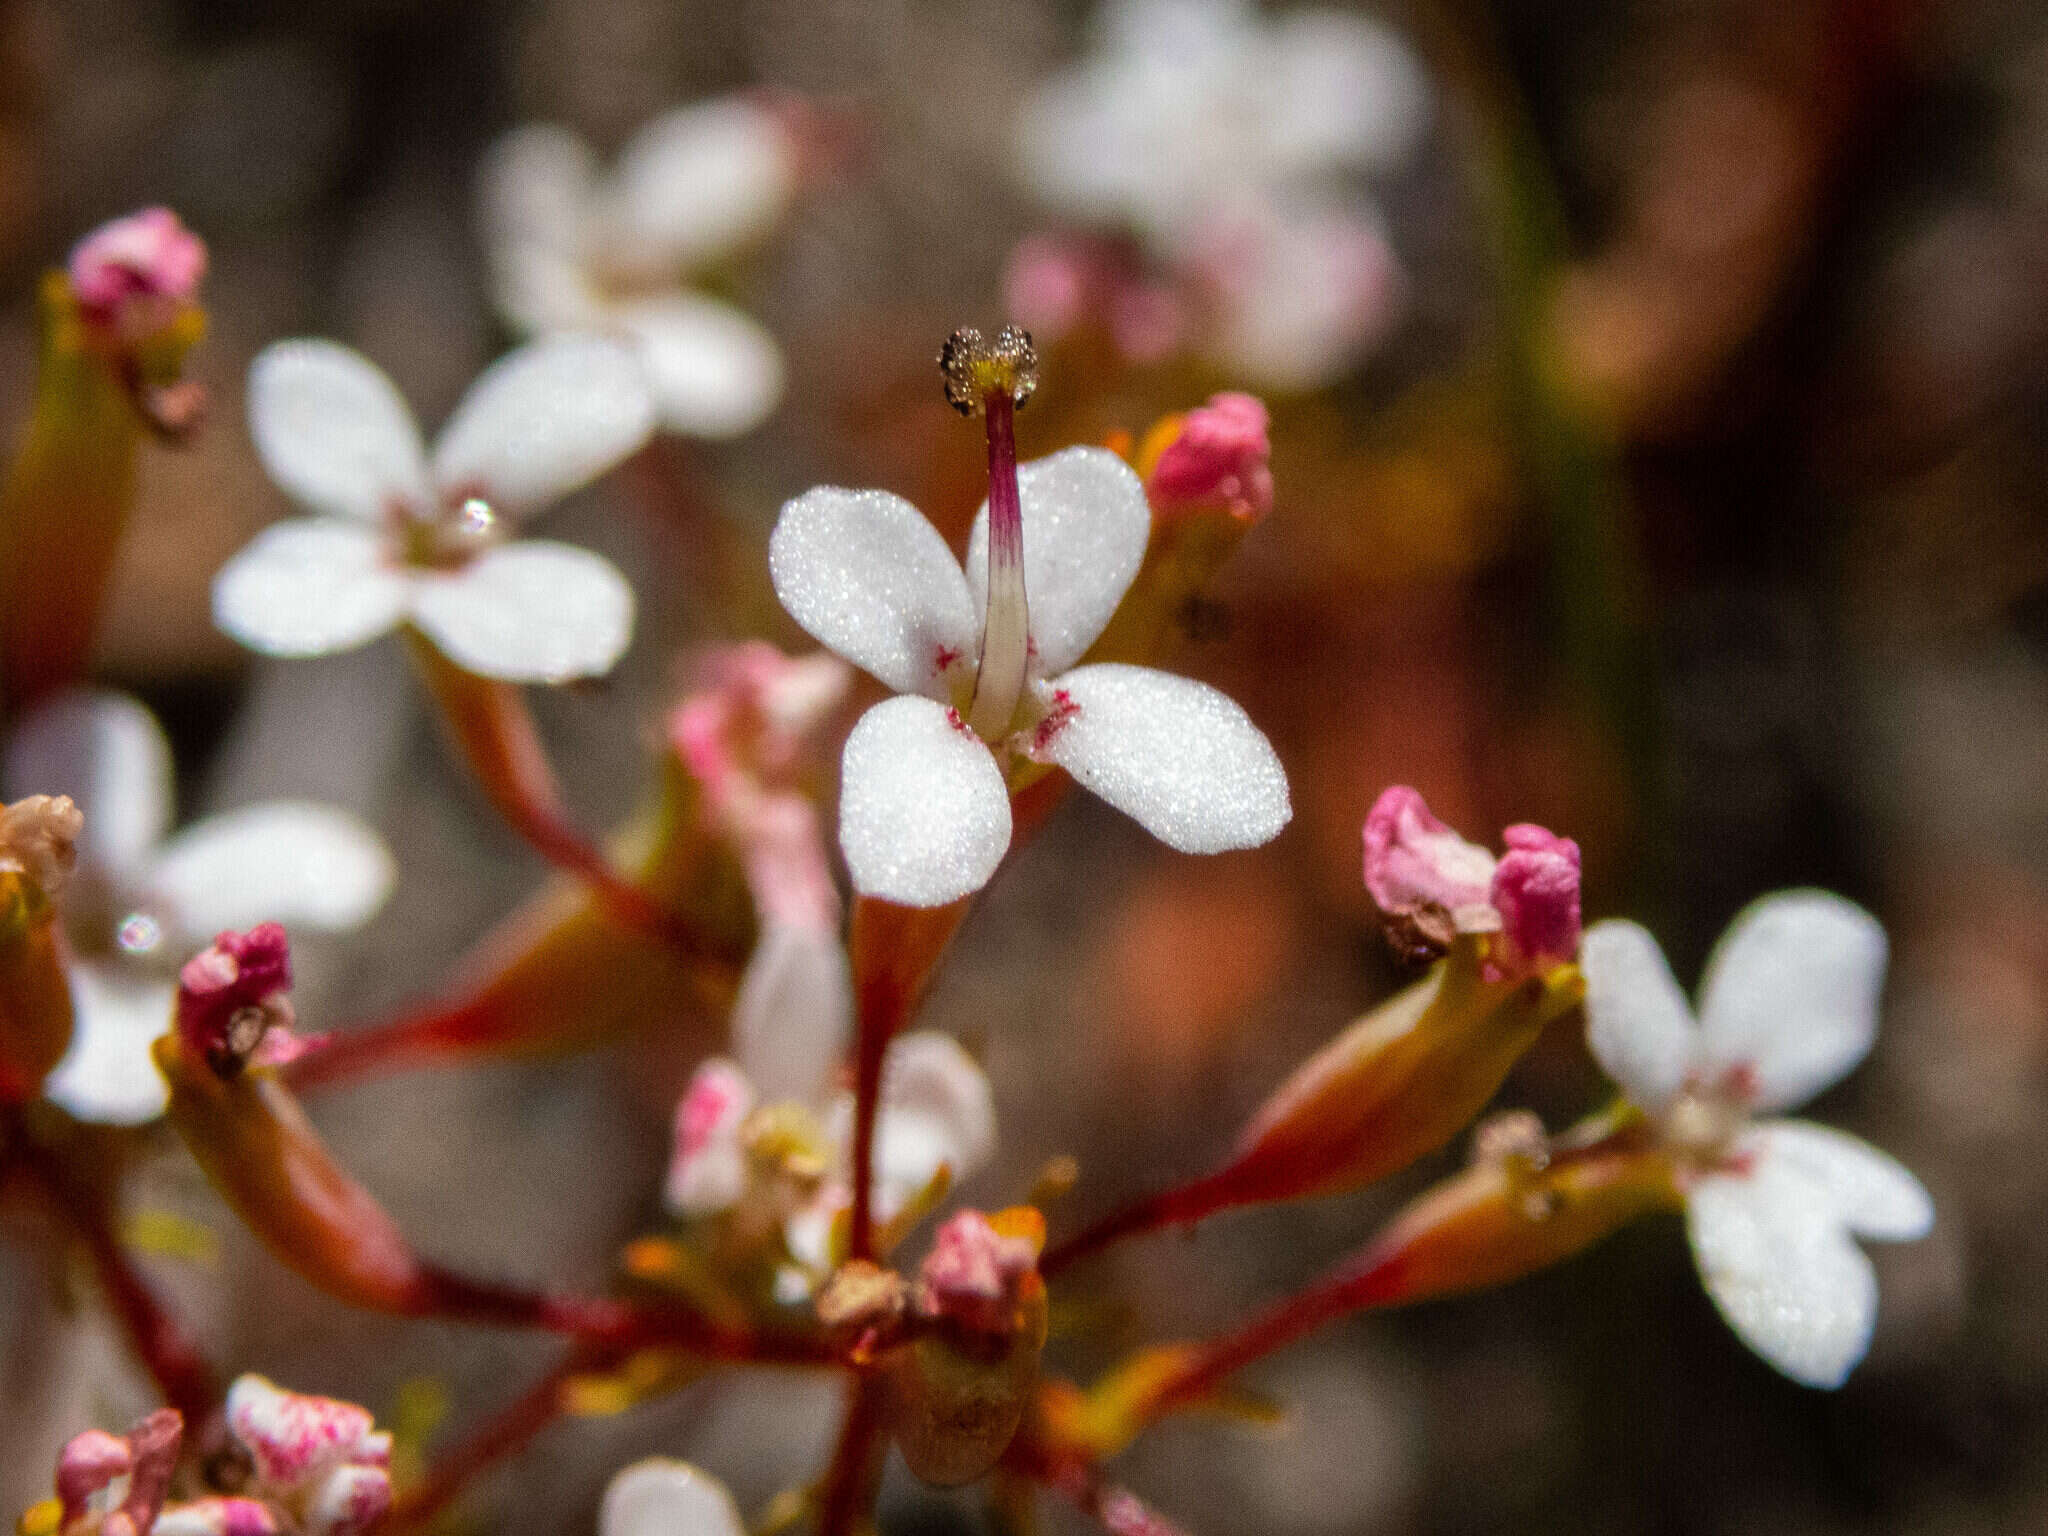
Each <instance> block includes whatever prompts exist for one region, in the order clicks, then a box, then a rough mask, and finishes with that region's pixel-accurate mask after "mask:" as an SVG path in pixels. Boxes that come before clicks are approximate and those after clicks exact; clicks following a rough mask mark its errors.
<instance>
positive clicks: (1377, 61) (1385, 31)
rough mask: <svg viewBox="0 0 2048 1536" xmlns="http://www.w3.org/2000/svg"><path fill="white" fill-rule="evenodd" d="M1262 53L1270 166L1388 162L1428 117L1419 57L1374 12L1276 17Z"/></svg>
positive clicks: (1395, 161)
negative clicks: (1369, 15)
mask: <svg viewBox="0 0 2048 1536" xmlns="http://www.w3.org/2000/svg"><path fill="white" fill-rule="evenodd" d="M1263 54H1264V58H1263V63H1264V65H1265V75H1264V78H1263V80H1262V81H1261V82H1260V94H1261V98H1262V101H1261V105H1262V108H1263V112H1262V115H1263V118H1264V123H1263V135H1262V136H1263V138H1264V140H1265V144H1264V148H1265V153H1266V154H1267V156H1268V157H1269V165H1270V168H1271V169H1272V171H1274V172H1275V173H1276V174H1285V173H1290V172H1299V173H1303V174H1313V173H1315V172H1317V171H1319V170H1323V169H1327V168H1329V167H1332V166H1336V165H1355V166H1361V167H1365V168H1392V167H1395V166H1398V165H1400V164H1401V163H1402V162H1403V161H1405V160H1406V159H1408V157H1409V156H1410V155H1411V154H1412V153H1413V152H1414V149H1415V145H1416V141H1417V140H1418V139H1419V138H1420V137H1421V135H1422V130H1423V129H1424V128H1426V127H1427V126H1428V124H1429V96H1430V92H1429V79H1428V76H1427V75H1426V74H1424V72H1423V68H1422V61H1421V60H1420V59H1418V58H1417V57H1416V55H1415V51H1414V50H1413V49H1412V48H1410V47H1409V46H1408V45H1407V44H1406V43H1405V42H1403V41H1402V40H1401V38H1400V37H1399V36H1398V35H1397V34H1396V33H1395V32H1394V31H1393V30H1392V29H1391V28H1389V27H1386V26H1383V25H1381V24H1380V23H1378V22H1376V21H1371V20H1369V19H1367V18H1366V17H1363V16H1347V15H1343V14H1341V13H1339V12H1336V11H1300V12H1296V13H1295V14H1293V15H1291V16H1288V17H1286V18H1284V19H1282V20H1281V21H1279V22H1278V23H1277V24H1276V25H1275V26H1274V28H1273V30H1272V34H1271V38H1270V41H1269V42H1268V43H1267V45H1266V48H1265V49H1264V50H1263Z"/></svg>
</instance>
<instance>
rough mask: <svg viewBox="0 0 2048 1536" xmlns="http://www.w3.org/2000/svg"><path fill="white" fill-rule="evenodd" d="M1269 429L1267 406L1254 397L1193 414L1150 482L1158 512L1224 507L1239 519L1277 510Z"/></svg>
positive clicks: (1226, 397) (1219, 400) (1220, 401)
mask: <svg viewBox="0 0 2048 1536" xmlns="http://www.w3.org/2000/svg"><path fill="white" fill-rule="evenodd" d="M1266 424H1267V416H1266V407H1265V406H1264V405H1263V404H1261V403H1260V402H1259V400H1258V399H1257V398H1256V397H1255V396H1252V395H1245V394H1222V395H1214V396H1211V397H1210V400H1209V403H1208V404H1207V405H1204V406H1198V407H1196V408H1195V409H1194V410H1192V411H1189V412H1188V413H1187V415H1186V416H1184V417H1182V418H1181V427H1180V435H1179V436H1178V437H1176V438H1175V439H1174V440H1173V441H1172V442H1171V443H1169V444H1167V446H1166V448H1165V450H1164V451H1162V452H1161V453H1160V455H1159V461H1158V463H1157V464H1155V465H1154V466H1153V468H1152V474H1151V477H1150V478H1149V479H1148V480H1147V481H1146V483H1145V490H1146V494H1147V495H1148V496H1149V497H1150V498H1151V501H1152V506H1153V509H1154V510H1155V511H1157V512H1159V513H1162V514H1170V513H1172V512H1175V511H1178V510H1180V509H1182V508H1186V507H1190V506H1197V505H1201V504H1204V503H1214V502H1221V503H1222V504H1223V505H1224V506H1226V507H1228V508H1229V509H1230V513H1231V515H1232V516H1234V517H1239V518H1244V519H1246V520H1248V521H1251V522H1257V521H1258V520H1259V519H1260V518H1262V517H1264V516H1265V515H1266V513H1267V512H1269V511H1271V510H1272V506H1273V471H1272V468H1271V463H1270V461H1271V459H1272V452H1273V449H1272V444H1271V443H1270V442H1269V441H1268V440H1267V437H1266Z"/></svg>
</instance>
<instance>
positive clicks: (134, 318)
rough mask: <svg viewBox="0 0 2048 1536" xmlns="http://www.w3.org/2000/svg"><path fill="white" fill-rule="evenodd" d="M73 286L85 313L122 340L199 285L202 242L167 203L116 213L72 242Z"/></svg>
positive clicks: (141, 331)
mask: <svg viewBox="0 0 2048 1536" xmlns="http://www.w3.org/2000/svg"><path fill="white" fill-rule="evenodd" d="M68 272H69V275H70V278H71V291H72V293H73V295H74V296H75V297H76V298H77V300H78V305H79V308H80V309H81V310H83V311H84V312H85V314H86V317H87V318H88V319H90V320H92V321H93V322H94V323H95V324H99V325H103V326H107V327H109V328H111V329H112V330H114V331H115V332H116V334H118V335H119V336H120V337H121V339H123V340H125V341H130V342H133V341H139V340H142V339H144V338H146V337H147V336H148V335H150V334H151V333H152V332H154V331H157V330H160V329H161V328H162V327H163V326H165V325H166V324H168V323H169V322H170V320H171V319H172V318H173V317H174V316H175V314H176V313H177V309H178V306H179V305H181V304H184V303H186V302H187V301H189V300H190V299H192V298H193V297H194V295H196V294H197V293H198V291H199V280H200V279H201V278H202V277H204V276H205V275H206V244H205V242H204V241H202V240H201V239H200V238H199V237H198V236H197V235H195V234H193V233H192V232H191V231H190V230H188V229H186V228H185V226H184V225H183V224H181V223H180V222H179V221H178V216H177V215H176V214H175V213H173V212H171V210H170V209H168V208H145V209H143V210H142V212H140V213H133V214H129V215H128V216H127V217H126V218H120V219H114V220H112V221H110V222H109V223H106V224H102V225H101V226H100V227H99V228H98V229H96V230H94V231H93V232H92V233H91V234H89V235H87V236H86V237H85V238H84V239H83V240H80V241H79V242H78V244H77V245H75V246H73V247H72V248H71V258H70V261H69V263H68Z"/></svg>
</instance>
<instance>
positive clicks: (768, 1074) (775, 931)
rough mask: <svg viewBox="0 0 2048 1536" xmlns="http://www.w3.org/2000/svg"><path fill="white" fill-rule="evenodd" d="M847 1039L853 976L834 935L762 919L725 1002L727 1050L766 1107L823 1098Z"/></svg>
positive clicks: (851, 1018) (850, 1033) (851, 1003)
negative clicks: (730, 996) (729, 1037)
mask: <svg viewBox="0 0 2048 1536" xmlns="http://www.w3.org/2000/svg"><path fill="white" fill-rule="evenodd" d="M852 1037H853V976H852V973H851V971H850V970H849V969H848V966H847V961H846V950H845V948H844V946H842V945H841V944H840V942H839V936H838V934H836V933H827V932H821V931H819V930H818V929H816V928H811V927H805V926H799V925H797V924H793V923H778V922H774V921H769V922H767V923H764V924H763V925H762V928H761V937H760V940H759V942H757V943H756V944H755V946H754V953H753V955H752V956H751V957H750V958H749V959H748V961H747V969H746V973H745V974H744V975H743V976H741V978H740V989H739V995H738V996H736V997H735V998H734V999H733V1005H732V1049H733V1054H734V1055H735V1056H737V1057H738V1058H739V1060H740V1065H741V1067H742V1068H744V1069H745V1071H746V1074H747V1076H748V1077H749V1078H751V1079H752V1080H753V1083H754V1086H755V1087H756V1088H757V1089H759V1090H760V1093H761V1095H762V1097H763V1098H765V1099H767V1100H769V1101H770V1102H775V1101H778V1100H783V1099H794V1100H795V1101H797V1102H798V1103H800V1104H815V1103H818V1102H820V1101H821V1100H823V1098H824V1097H825V1090H826V1089H827V1087H829V1086H830V1084H831V1081H832V1075H833V1073H834V1071H835V1070H836V1069H837V1068H838V1065H839V1060H840V1057H841V1056H843V1055H844V1054H845V1052H846V1044H847V1041H849V1040H850V1039H852Z"/></svg>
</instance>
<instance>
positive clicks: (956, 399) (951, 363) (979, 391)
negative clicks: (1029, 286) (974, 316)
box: [939, 325, 1038, 416]
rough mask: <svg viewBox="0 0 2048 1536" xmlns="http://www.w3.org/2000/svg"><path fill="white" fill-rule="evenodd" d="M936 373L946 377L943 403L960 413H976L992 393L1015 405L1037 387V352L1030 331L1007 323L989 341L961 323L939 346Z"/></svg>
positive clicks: (1020, 403)
mask: <svg viewBox="0 0 2048 1536" xmlns="http://www.w3.org/2000/svg"><path fill="white" fill-rule="evenodd" d="M939 372H940V373H941V374H942V375H944V376H945V380H946V403H947V404H949V405H951V406H952V407H953V409H954V410H956V411H958V412H959V413H960V414H961V415H962V416H974V415H978V414H979V413H980V412H981V411H982V409H983V408H984V406H985V404H986V402H987V400H988V398H989V397H990V396H991V395H1006V396H1008V397H1009V399H1010V401H1011V402H1012V403H1013V404H1016V405H1022V404H1023V403H1024V402H1025V401H1026V400H1029V399H1030V398H1031V392H1032V391H1033V390H1035V389H1036V388H1038V353H1037V351H1036V349H1035V348H1033V347H1032V345H1031V333H1030V332H1029V331H1027V330H1025V329H1024V328H1023V327H1022V326H1016V325H1006V326H1004V327H1003V328H1002V329H1001V330H1000V331H997V332H996V334H995V339H994V340H993V341H990V340H988V339H986V338H984V337H983V336H982V334H981V332H979V331H977V330H975V329H973V328H972V327H969V326H963V327H962V328H961V329H959V330H957V331H955V332H954V333H953V334H952V335H950V336H948V337H947V338H946V344H945V345H944V346H943V347H941V348H939Z"/></svg>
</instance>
